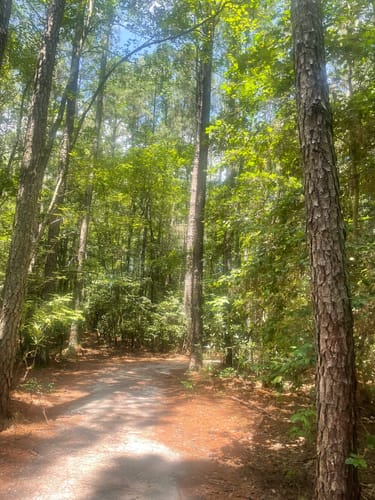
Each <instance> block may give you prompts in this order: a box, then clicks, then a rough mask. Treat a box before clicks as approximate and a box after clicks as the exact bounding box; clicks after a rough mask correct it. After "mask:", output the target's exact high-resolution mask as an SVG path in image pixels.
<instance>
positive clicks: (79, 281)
mask: <svg viewBox="0 0 375 500" xmlns="http://www.w3.org/2000/svg"><path fill="white" fill-rule="evenodd" d="M110 28H111V22H110V21H109V22H108V26H107V30H106V33H105V35H104V40H103V53H102V58H101V62H100V70H99V82H101V81H102V79H103V78H104V75H105V74H106V68H107V58H108V47H109V39H110V32H111V29H110ZM103 99H104V86H103V87H101V91H100V92H99V94H98V96H97V100H96V113H95V143H94V147H93V167H94V164H95V163H96V162H98V160H99V157H100V155H101V131H102V122H103ZM93 182H94V168H92V170H91V172H90V173H89V177H88V180H87V186H86V192H85V198H84V207H83V209H84V215H83V217H82V219H81V224H80V233H79V242H78V249H77V261H76V262H77V264H76V276H75V280H74V284H73V307H74V309H75V310H76V311H79V309H80V308H81V306H82V299H83V288H84V279H83V267H84V262H85V259H86V247H87V239H88V233H89V224H90V217H91V205H92V198H93V191H94V186H93ZM79 344H80V339H79V325H78V322H77V321H73V323H72V324H71V326H70V333H69V345H68V352H69V353H74V352H75V351H77V349H78V348H79Z"/></svg>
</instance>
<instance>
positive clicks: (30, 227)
mask: <svg viewBox="0 0 375 500" xmlns="http://www.w3.org/2000/svg"><path fill="white" fill-rule="evenodd" d="M63 10H64V0H54V1H52V3H51V5H50V8H49V13H48V18H47V26H46V29H45V32H44V38H43V44H42V48H41V50H40V52H39V57H38V62H37V70H36V74H35V80H34V93H33V99H32V103H31V110H30V115H29V122H28V125H27V132H26V140H25V150H24V154H23V158H22V163H21V171H20V180H19V188H18V196H17V201H16V213H15V219H14V226H13V234H12V241H11V245H10V251H9V258H8V263H7V269H6V278H5V283H4V288H3V303H2V308H1V312H0V393H1V401H0V404H1V406H0V414H2V415H6V414H7V413H8V409H9V408H8V403H9V393H10V389H11V382H12V376H13V367H14V362H15V355H16V344H17V330H18V327H19V323H20V320H21V311H22V305H23V302H24V298H25V293H26V279H27V274H28V269H29V266H30V263H31V259H32V253H33V246H34V241H35V238H36V234H37V219H38V213H39V206H38V199H39V194H40V191H41V188H42V182H43V175H44V168H43V165H44V162H43V161H42V157H43V153H44V146H45V136H46V128H47V114H48V103H49V96H50V89H51V84H52V75H53V69H54V65H55V54H56V47H57V41H58V34H59V28H60V23H61V19H62V14H63Z"/></svg>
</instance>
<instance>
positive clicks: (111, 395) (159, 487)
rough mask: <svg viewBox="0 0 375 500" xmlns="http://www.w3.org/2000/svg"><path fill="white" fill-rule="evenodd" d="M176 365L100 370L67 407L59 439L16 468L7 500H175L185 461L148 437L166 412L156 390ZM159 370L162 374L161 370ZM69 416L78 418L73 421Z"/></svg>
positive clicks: (43, 446) (147, 365) (46, 444)
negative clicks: (85, 392)
mask: <svg viewBox="0 0 375 500" xmlns="http://www.w3.org/2000/svg"><path fill="white" fill-rule="evenodd" d="M180 367H181V365H179V364H172V365H171V364H170V362H169V363H168V362H166V363H160V362H159V363H152V362H151V363H149V364H144V363H140V364H139V365H135V364H133V365H132V366H131V370H128V369H127V368H128V366H127V365H126V363H125V364H124V365H122V366H121V365H120V366H116V367H110V368H109V369H108V368H105V369H104V370H103V372H102V373H100V375H99V378H96V380H93V386H92V389H91V391H90V394H89V395H88V396H85V397H83V398H81V400H80V401H78V402H76V403H75V404H74V405H72V406H71V408H70V410H68V412H67V414H66V415H65V418H64V419H63V423H61V424H59V426H58V428H57V434H56V436H55V438H54V439H53V440H51V441H48V442H45V443H43V444H41V445H40V447H38V450H37V456H36V458H35V459H34V461H33V463H32V464H30V465H28V466H27V467H25V468H24V469H23V470H21V471H20V474H19V477H18V480H17V483H16V487H15V488H14V489H12V491H9V498H12V500H18V499H25V498H27V499H28V500H73V499H74V500H104V499H105V500H120V499H125V500H142V499H149V500H177V499H180V498H181V495H180V493H179V491H178V487H177V483H176V474H177V472H178V469H179V468H180V467H181V464H182V459H181V457H180V455H179V454H178V453H176V452H175V451H173V450H172V449H170V448H168V447H167V446H164V445H162V444H161V443H158V442H157V441H155V440H153V439H150V438H151V436H152V428H153V426H155V425H158V424H160V423H162V422H163V419H165V417H166V415H167V413H168V408H165V407H164V406H163V391H162V389H160V388H159V387H155V386H154V385H153V380H156V379H157V378H158V376H159V377H160V372H165V373H170V372H171V371H173V369H178V368H180ZM158 372H159V373H158ZM67 416H71V417H72V418H73V419H77V418H78V424H75V423H74V422H71V421H70V420H71V419H69V418H66V417H67Z"/></svg>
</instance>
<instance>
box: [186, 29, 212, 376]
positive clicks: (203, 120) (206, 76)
mask: <svg viewBox="0 0 375 500" xmlns="http://www.w3.org/2000/svg"><path fill="white" fill-rule="evenodd" d="M202 36H203V42H202V47H201V50H200V54H199V55H198V57H199V60H198V67H197V101H196V141H195V153H194V161H193V172H192V179H191V194H190V206H189V220H188V227H187V236H186V255H187V257H186V274H185V290H184V309H185V318H186V347H187V350H188V352H189V354H190V369H191V370H198V369H199V368H200V367H201V366H202V346H201V338H202V331H203V321H202V308H203V290H202V281H203V238H204V210H205V201H206V179H207V164H208V148H209V138H208V134H207V131H206V130H207V127H208V125H209V121H210V107H211V74H212V51H213V36H214V23H213V22H207V23H206V24H205V25H204V26H203V27H202Z"/></svg>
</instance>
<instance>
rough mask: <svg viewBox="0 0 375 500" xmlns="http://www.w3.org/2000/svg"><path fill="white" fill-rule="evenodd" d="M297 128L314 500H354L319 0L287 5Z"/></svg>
mask: <svg viewBox="0 0 375 500" xmlns="http://www.w3.org/2000/svg"><path fill="white" fill-rule="evenodd" d="M292 23H293V43H294V57H295V78H296V92H297V108H298V125H299V135H300V142H301V149H302V156H303V165H304V173H305V199H306V218H307V238H308V243H309V250H310V262H311V281H312V295H313V303H314V314H315V323H316V335H317V356H318V359H317V376H316V388H317V480H316V497H317V498H318V499H320V500H323V499H324V500H335V499H337V500H338V499H341V500H343V499H352V500H354V499H358V498H359V497H360V493H359V483H358V477H357V471H356V469H355V468H354V467H353V466H352V465H346V464H345V461H346V459H347V458H348V457H349V456H350V454H351V453H355V452H356V407H355V388H356V381H355V368H354V345H353V321H352V312H351V304H350V298H349V291H348V282H347V275H346V262H345V253H344V224H343V219H342V214H341V209H340V203H339V185H338V175H337V169H336V159H335V152H334V146H333V135H332V119H331V112H330V105H329V97H328V85H327V77H326V71H325V56H324V40H323V29H322V13H321V5H320V2H319V0H292Z"/></svg>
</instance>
